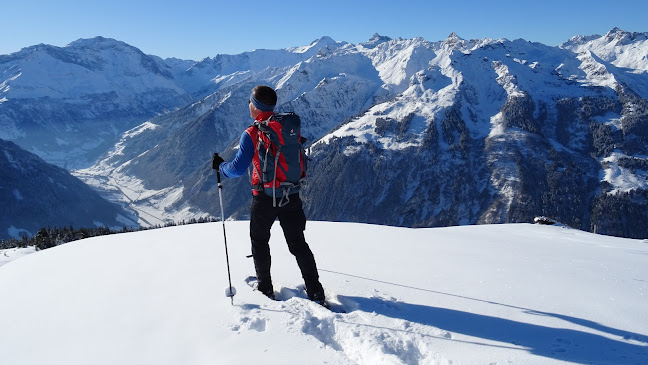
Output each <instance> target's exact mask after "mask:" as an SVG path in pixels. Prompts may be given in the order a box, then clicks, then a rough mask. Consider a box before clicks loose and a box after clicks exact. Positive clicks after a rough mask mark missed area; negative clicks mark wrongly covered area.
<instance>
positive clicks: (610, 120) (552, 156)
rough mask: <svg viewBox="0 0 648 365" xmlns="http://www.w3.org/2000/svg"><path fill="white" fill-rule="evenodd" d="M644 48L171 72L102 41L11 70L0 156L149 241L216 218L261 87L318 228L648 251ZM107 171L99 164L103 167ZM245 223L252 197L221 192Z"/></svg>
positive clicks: (24, 61)
mask: <svg viewBox="0 0 648 365" xmlns="http://www.w3.org/2000/svg"><path fill="white" fill-rule="evenodd" d="M646 55H648V33H632V32H626V31H623V30H621V29H617V28H615V29H613V30H611V31H610V32H608V33H607V34H605V35H604V36H586V37H585V36H576V37H573V38H572V39H570V40H569V41H567V42H565V43H564V44H562V45H560V46H559V47H550V46H546V45H543V44H539V43H530V42H527V41H524V40H515V41H509V40H506V39H497V40H496V39H488V38H486V39H481V40H464V39H462V38H460V37H459V36H457V35H456V34H454V33H453V34H451V35H450V36H449V37H448V38H447V39H445V40H443V41H439V42H429V41H426V40H424V39H421V38H415V39H390V38H388V37H384V36H379V35H377V34H376V35H374V37H372V38H371V39H370V40H369V41H367V42H365V43H360V44H350V43H346V42H336V41H334V40H333V39H331V38H328V37H324V38H322V39H319V40H316V41H315V42H313V43H312V44H311V45H309V46H305V47H296V48H291V49H284V50H256V51H252V52H246V53H243V54H240V55H219V56H216V57H214V58H206V59H204V60H202V61H200V62H193V61H184V60H177V59H166V60H162V59H160V58H158V57H155V56H149V55H144V54H143V53H142V52H141V51H139V50H137V49H136V48H133V47H131V46H128V45H126V44H124V43H122V42H118V41H115V40H111V39H105V38H94V39H85V40H79V41H76V42H74V43H72V44H70V45H68V46H66V47H62V48H59V47H52V46H46V45H38V46H33V47H29V48H25V49H23V50H21V51H20V52H17V53H14V54H11V55H7V56H0V70H2V71H3V73H2V79H0V127H1V129H0V138H4V139H8V140H13V141H15V142H16V143H17V144H19V145H21V146H22V147H23V148H25V149H27V150H30V151H32V152H35V153H37V154H39V155H40V156H41V157H43V158H44V159H45V160H47V161H48V162H51V163H56V164H58V165H60V166H64V167H67V168H68V169H75V170H74V174H76V175H77V176H79V177H81V178H82V179H83V180H84V181H86V182H87V183H89V184H91V185H93V186H95V187H97V188H100V189H101V190H102V191H103V192H104V196H106V197H109V198H110V199H111V200H115V201H120V202H122V203H123V204H124V205H127V206H129V207H130V208H131V209H132V210H133V211H135V212H137V214H138V216H139V222H140V224H143V225H151V224H157V223H162V222H164V221H168V220H181V219H187V218H191V217H196V216H208V215H215V216H217V215H218V211H219V209H218V208H217V192H216V187H215V185H216V184H215V176H214V173H213V171H211V169H210V166H209V158H210V156H211V154H212V153H213V152H222V153H223V154H224V155H225V156H226V157H228V158H229V157H232V156H233V155H234V154H235V152H236V151H235V148H236V146H237V142H238V138H239V137H240V133H241V132H242V131H243V129H244V128H245V127H246V126H248V125H249V124H250V123H251V121H250V120H249V118H248V112H247V99H248V96H249V92H250V90H251V88H252V87H253V86H254V85H256V84H267V85H270V86H272V87H274V88H276V89H277V92H278V94H279V100H280V105H279V106H278V110H280V111H289V110H290V111H295V112H297V113H298V114H300V115H301V116H302V119H303V120H304V130H303V134H304V135H306V136H307V137H308V138H309V140H310V141H311V142H312V145H311V146H310V149H311V163H310V166H311V167H310V170H309V183H308V184H309V185H308V187H307V188H306V189H305V191H304V201H305V203H306V210H307V214H308V216H309V218H310V219H318V220H335V221H357V222H369V223H379V224H390V225H400V226H412V227H423V226H425V227H429V226H446V225H458V224H476V223H504V222H528V221H530V220H532V219H533V217H534V216H537V215H545V216H550V217H553V218H555V219H557V220H560V221H562V222H563V223H566V224H569V225H571V226H574V227H576V228H580V229H584V230H588V231H595V232H598V233H604V234H611V235H619V236H625V237H648V226H646V225H645V223H644V222H645V221H646V220H647V219H648V60H647V59H646ZM98 156H99V159H97V157H98ZM224 192H225V200H226V211H227V212H226V214H227V215H228V216H231V217H234V218H246V217H247V209H248V208H247V207H248V201H249V194H250V191H249V184H248V183H247V182H246V181H245V178H240V179H237V180H231V181H226V183H225V190H224Z"/></svg>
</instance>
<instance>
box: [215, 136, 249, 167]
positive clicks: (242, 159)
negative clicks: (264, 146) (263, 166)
mask: <svg viewBox="0 0 648 365" xmlns="http://www.w3.org/2000/svg"><path fill="white" fill-rule="evenodd" d="M253 157H254V143H253V142H252V137H250V135H249V134H247V132H243V134H242V135H241V140H240V141H239V149H238V152H237V153H236V156H235V157H234V160H232V162H223V163H221V164H220V167H219V170H220V172H221V173H222V174H223V176H225V177H227V178H232V177H239V176H241V175H243V174H245V172H246V171H247V168H248V166H250V163H251V162H252V158H253Z"/></svg>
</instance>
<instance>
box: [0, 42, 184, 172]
mask: <svg viewBox="0 0 648 365" xmlns="http://www.w3.org/2000/svg"><path fill="white" fill-rule="evenodd" d="M0 75H2V76H0V77H1V78H0V138H4V139H8V140H12V141H14V142H16V143H18V144H19V145H20V146H21V147H23V148H25V149H27V150H29V151H30V152H34V153H36V154H38V155H39V156H40V157H41V158H43V159H45V160H46V161H48V162H50V163H55V164H57V165H59V166H62V167H66V168H70V169H71V168H75V167H81V166H87V165H88V164H89V163H91V162H93V161H94V159H96V158H97V156H98V155H100V154H101V153H103V152H104V151H105V150H106V149H107V144H113V143H114V142H115V141H114V139H115V137H116V136H118V135H119V134H121V132H123V131H124V130H127V129H130V128H132V127H134V126H136V125H138V124H140V123H141V122H142V121H143V120H146V119H148V118H150V117H152V116H154V115H156V114H157V113H160V112H163V111H165V110H168V109H172V108H174V107H178V106H181V105H184V104H186V103H188V102H190V101H191V97H190V96H189V95H188V94H187V92H186V91H185V90H184V89H183V88H182V87H181V86H180V85H179V84H178V83H177V82H176V81H175V79H174V76H173V69H172V68H171V67H170V66H168V65H167V64H165V63H164V62H163V61H162V60H161V59H160V58H158V57H154V56H148V55H145V54H144V53H142V52H141V51H140V50H139V49H137V48H135V47H132V46H129V45H127V44H125V43H123V42H119V41H116V40H113V39H108V38H103V37H96V38H92V39H80V40H78V41H75V42H72V43H70V44H69V45H67V46H65V47H54V46H49V45H44V44H41V45H36V46H32V47H28V48H24V49H22V50H21V51H19V52H16V53H13V54H10V55H3V56H0Z"/></svg>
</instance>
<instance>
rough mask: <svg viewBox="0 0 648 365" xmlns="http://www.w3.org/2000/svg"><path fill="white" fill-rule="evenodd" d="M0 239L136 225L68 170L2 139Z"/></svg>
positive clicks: (0, 149) (0, 150)
mask: <svg viewBox="0 0 648 365" xmlns="http://www.w3.org/2000/svg"><path fill="white" fill-rule="evenodd" d="M0 202H1V203H0V239H7V238H10V237H13V238H16V239H20V237H21V235H22V234H26V235H27V236H33V235H36V233H37V231H38V230H39V229H40V228H44V227H48V226H49V227H64V226H66V227H67V226H70V225H74V226H77V227H79V226H81V227H97V226H101V227H113V228H121V227H124V226H128V227H131V226H134V225H136V224H137V223H136V221H135V219H136V218H134V217H133V216H132V215H131V213H130V211H127V210H124V209H122V208H121V207H119V206H118V205H117V204H114V203H112V202H109V201H107V200H105V199H104V198H103V197H101V196H100V195H99V194H98V193H97V192H96V191H95V190H93V189H92V188H90V187H89V186H88V185H86V184H84V183H83V182H82V181H81V180H79V179H78V178H76V177H74V176H72V175H71V174H70V173H69V172H68V171H67V170H65V169H63V168H61V167H58V166H54V165H51V164H48V163H46V162H45V161H43V160H42V159H41V158H39V157H38V156H36V155H34V154H33V153H30V152H27V151H25V150H23V149H22V148H20V147H18V146H17V145H16V144H15V143H13V142H9V141H4V140H2V139H0Z"/></svg>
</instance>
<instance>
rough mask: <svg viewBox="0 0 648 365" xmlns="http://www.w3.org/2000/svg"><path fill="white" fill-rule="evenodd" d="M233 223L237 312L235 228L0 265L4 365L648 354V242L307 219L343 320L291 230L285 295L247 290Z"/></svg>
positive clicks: (64, 249)
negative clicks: (314, 290) (306, 288)
mask: <svg viewBox="0 0 648 365" xmlns="http://www.w3.org/2000/svg"><path fill="white" fill-rule="evenodd" d="M226 224H227V232H228V242H229V253H230V256H229V257H230V266H231V271H232V281H233V285H234V286H235V288H236V289H237V292H238V293H237V295H236V296H235V297H234V305H233V306H232V305H231V304H230V299H229V298H226V297H225V296H224V295H223V289H224V288H225V287H227V286H228V284H227V275H226V268H225V257H224V253H223V242H222V234H221V226H220V225H221V223H210V224H199V225H191V226H182V227H172V228H165V229H159V230H151V231H144V232H136V233H128V234H119V235H112V236H103V237H95V238H91V239H86V240H82V241H76V242H72V243H68V244H65V245H62V246H59V247H56V248H52V249H48V250H44V251H40V252H37V253H33V254H30V255H28V256H25V257H23V258H20V259H18V260H15V261H12V262H10V263H8V264H5V265H4V266H2V267H0V293H2V296H3V298H11V300H2V301H0V312H1V313H11V315H10V316H9V315H3V316H0V352H1V353H2V354H3V361H4V362H6V363H8V364H24V363H52V362H53V361H54V362H56V363H65V364H69V365H74V364H87V363H89V362H91V363H93V364H98V365H100V364H115V363H119V364H124V365H128V364H144V363H147V364H148V363H155V364H160V365H164V364H180V363H182V364H194V365H199V364H213V363H266V364H285V363H309V364H332V363H335V364H451V363H462V364H473V363H479V364H482V363H508V364H530V363H541V364H563V363H597V364H635V363H641V362H643V360H645V359H646V358H647V357H648V320H647V319H646V317H645V315H643V313H644V312H645V308H644V307H645V293H646V291H647V290H648V286H646V282H645V281H644V280H641V279H640V278H642V277H645V276H646V275H648V272H647V268H646V265H645V264H644V263H645V260H644V257H645V255H646V254H648V246H647V245H646V242H644V241H640V240H630V239H619V238H613V237H606V236H599V235H594V234H590V233H586V232H582V231H578V230H573V229H569V228H564V227H555V226H541V225H529V224H517V225H482V226H472V227H451V228H440V229H406V228H395V227H385V226H373V225H362V224H352V223H330V222H309V223H308V228H307V230H306V237H307V240H308V241H309V243H310V246H311V248H312V250H313V251H314V253H315V256H316V259H317V262H318V267H319V269H320V276H321V280H322V283H323V285H324V287H325V289H326V292H327V296H328V298H329V299H330V300H331V301H332V302H334V303H339V304H338V305H340V306H342V307H344V309H345V310H346V311H347V313H345V314H342V313H333V312H330V311H328V310H326V309H324V308H322V307H320V306H319V305H317V304H315V303H312V302H310V301H308V300H307V299H306V298H305V295H304V293H303V289H302V288H301V287H300V286H301V285H302V283H301V278H300V275H299V270H298V268H297V265H296V264H295V262H294V258H293V257H292V255H291V254H290V253H289V252H288V249H287V247H286V245H285V242H284V241H283V236H282V234H281V228H280V227H279V225H275V226H274V227H273V231H272V233H273V234H272V240H271V246H272V253H273V264H274V265H273V278H274V283H275V289H276V291H277V295H278V297H279V298H280V299H281V301H270V300H268V299H267V298H266V297H265V296H263V295H261V294H260V293H258V292H255V291H253V290H252V288H250V287H249V286H248V285H246V283H245V278H246V277H247V276H248V275H250V274H252V272H253V267H252V263H251V261H250V260H249V259H247V258H245V255H247V254H248V253H249V232H248V223H247V222H227V223H226ZM340 237H344V239H340ZM369 244H370V245H371V250H370V251H371V255H370V257H368V255H367V252H368V251H369V250H368V249H367V245H369ZM395 253H397V254H395ZM4 254H6V251H5V252H3V251H0V260H1V258H2V255H4ZM11 254H13V253H9V255H11ZM358 258H363V259H360V260H359V259H358ZM385 268H389V270H386V269H385ZM34 283H37V284H34ZM43 303H47V305H43Z"/></svg>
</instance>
